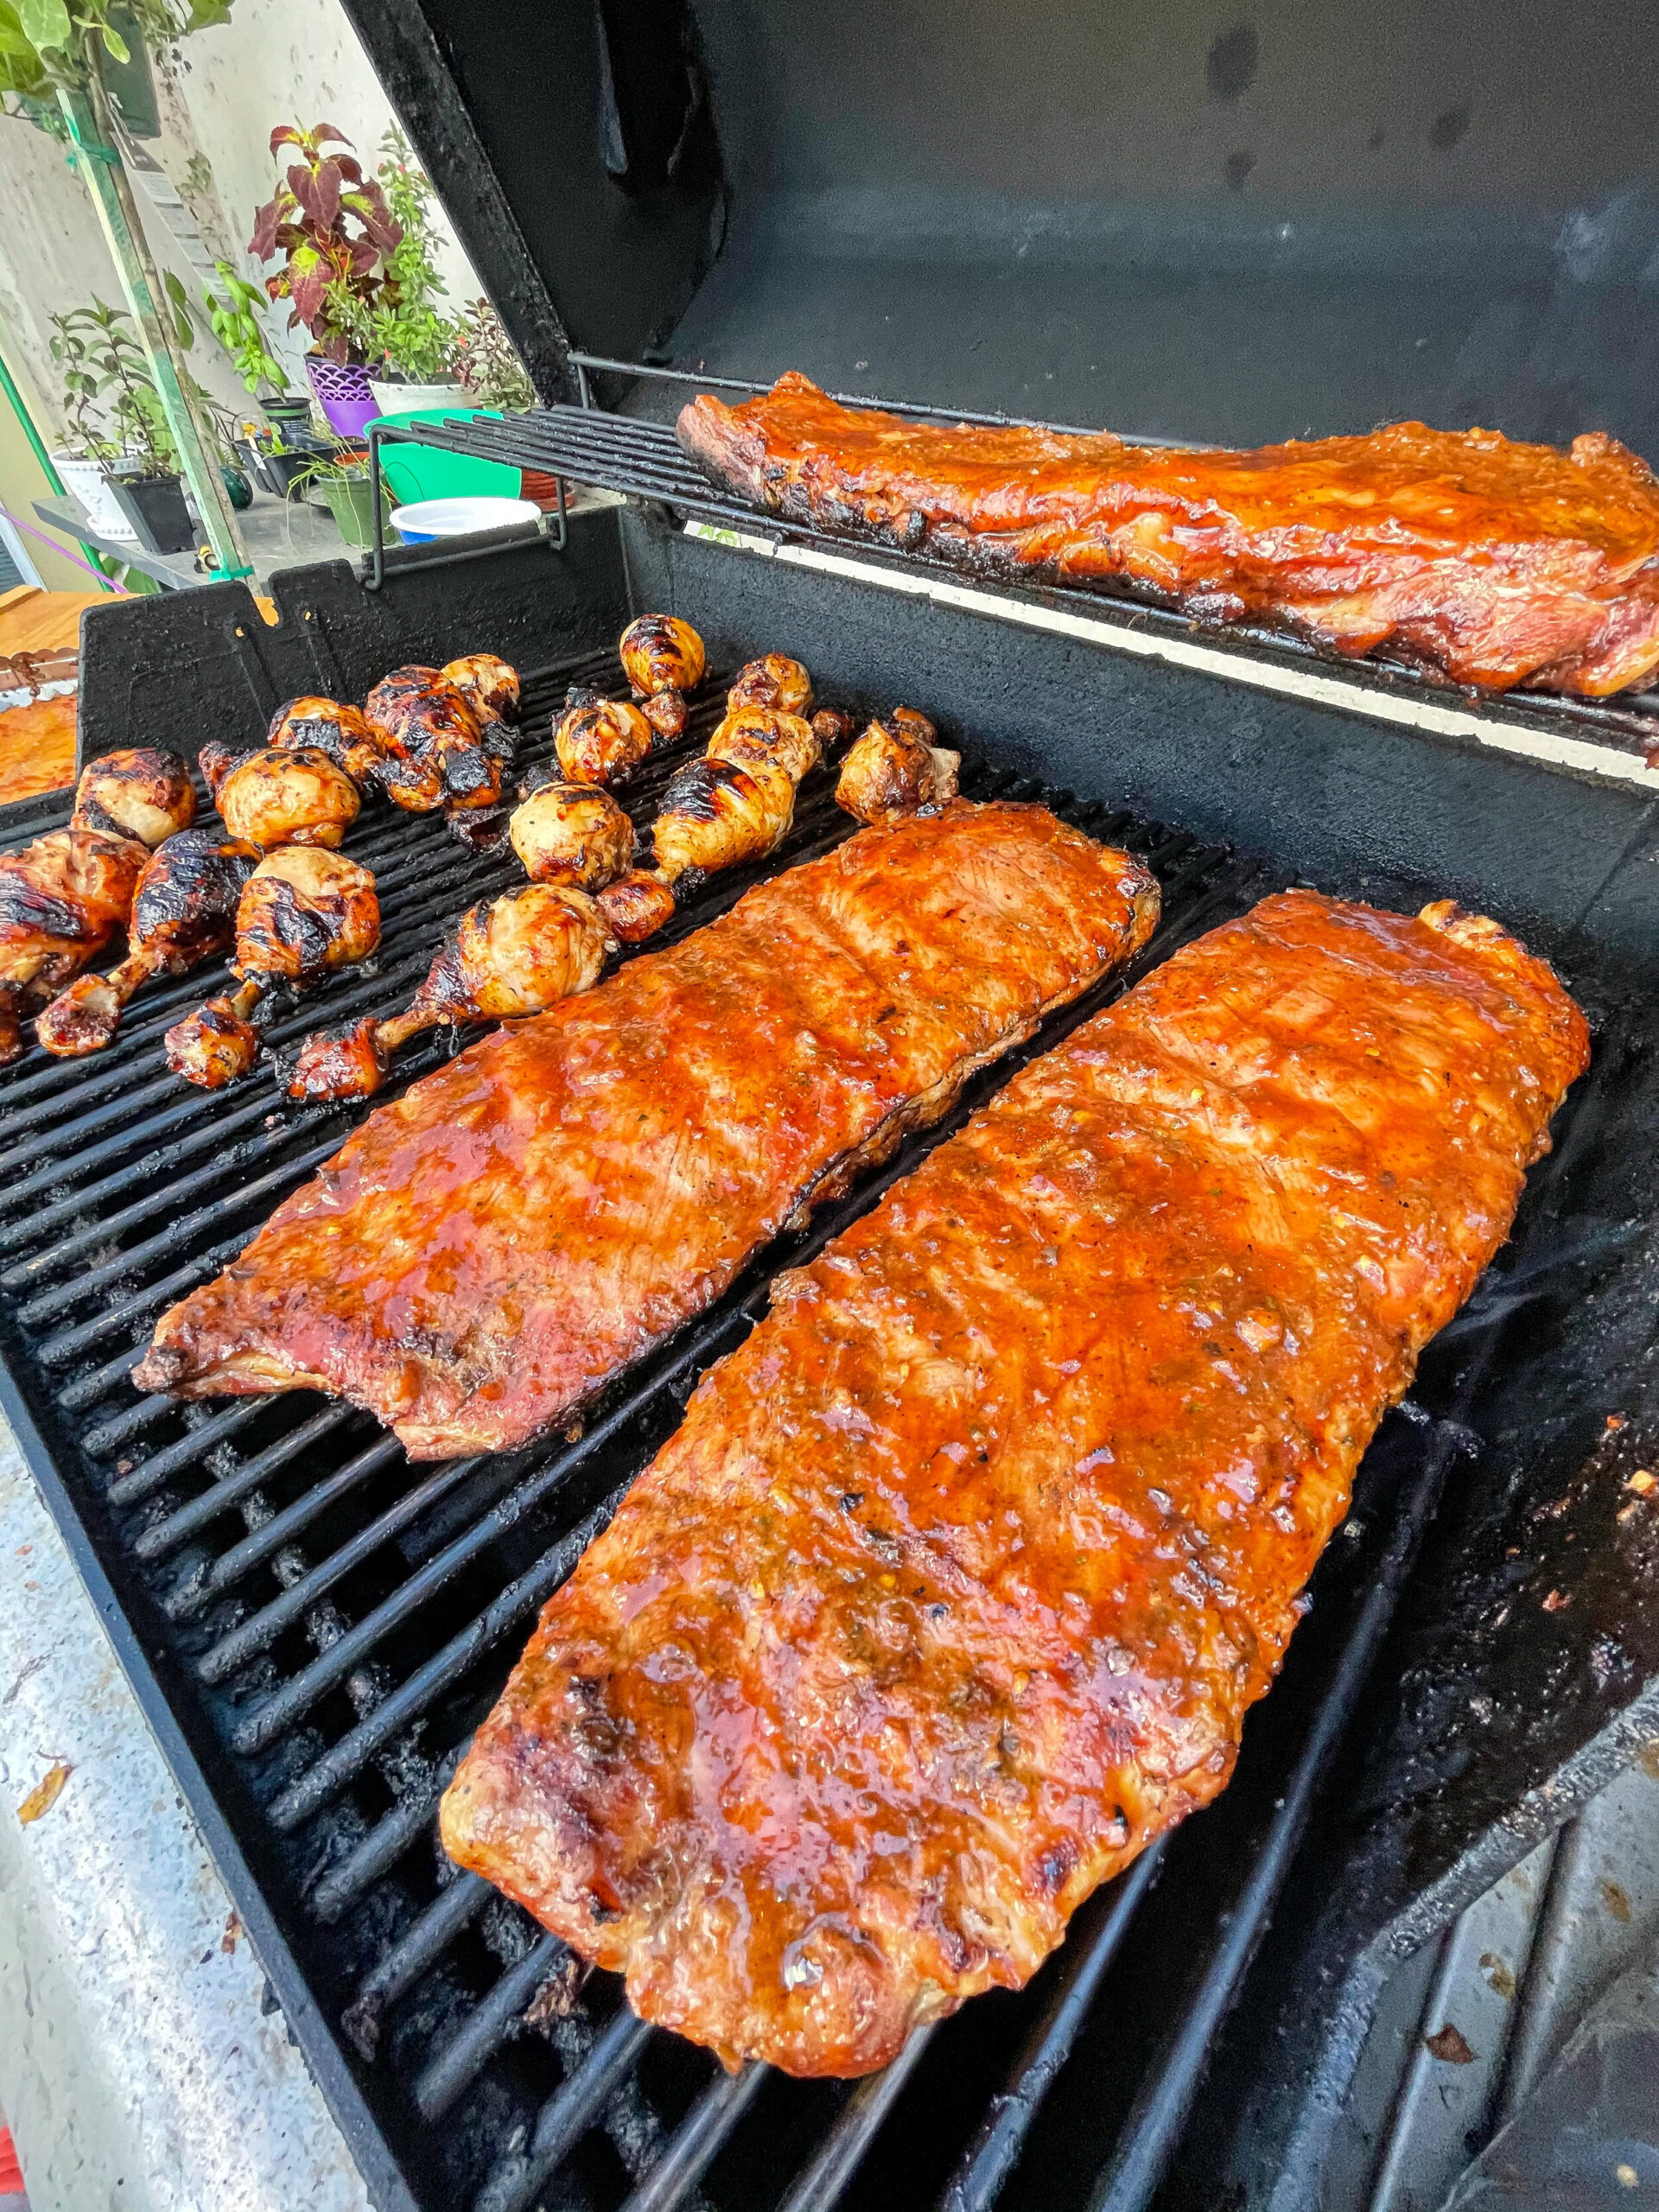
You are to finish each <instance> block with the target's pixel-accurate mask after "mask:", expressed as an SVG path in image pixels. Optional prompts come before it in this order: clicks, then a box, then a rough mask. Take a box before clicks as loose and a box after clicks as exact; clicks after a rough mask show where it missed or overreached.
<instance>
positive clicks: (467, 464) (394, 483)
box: [379, 407, 524, 507]
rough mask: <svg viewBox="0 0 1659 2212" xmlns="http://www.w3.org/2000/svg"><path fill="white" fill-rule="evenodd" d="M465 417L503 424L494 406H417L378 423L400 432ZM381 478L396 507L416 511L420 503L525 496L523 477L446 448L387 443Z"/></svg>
mask: <svg viewBox="0 0 1659 2212" xmlns="http://www.w3.org/2000/svg"><path fill="white" fill-rule="evenodd" d="M455 416H466V418H467V421H468V422H471V423H499V421H500V419H501V414H500V410H499V408H494V407H416V408H414V409H412V410H410V412H409V413H407V414H404V415H383V416H381V417H380V418H379V419H380V420H381V421H382V422H383V423H391V424H393V425H394V426H395V427H396V428H397V429H407V428H410V427H411V426H412V425H414V424H416V423H442V422H443V421H444V420H445V418H446V417H448V418H449V419H451V420H453V419H454V417H455ZM380 473H381V474H382V475H383V476H384V477H385V480H386V482H387V483H388V485H390V486H391V497H392V505H394V506H399V507H412V506H413V505H415V504H416V502H417V501H418V500H421V499H480V498H481V499H518V498H519V497H521V496H522V486H523V482H524V472H523V471H522V470H521V469H518V468H509V467H506V466H505V463H503V462H501V461H474V459H473V458H472V457H471V456H470V455H469V454H460V453H446V452H445V451H444V450H443V448H442V447H441V446H419V445H405V444H404V442H402V440H401V439H399V440H398V441H397V442H392V441H391V440H390V439H388V440H387V442H385V444H384V445H383V446H382V447H381V448H380Z"/></svg>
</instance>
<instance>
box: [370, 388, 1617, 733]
mask: <svg viewBox="0 0 1659 2212" xmlns="http://www.w3.org/2000/svg"><path fill="white" fill-rule="evenodd" d="M594 365H596V366H601V367H606V368H616V367H619V366H620V365H619V364H615V363H595V364H594ZM628 373H629V374H631V375H632V376H635V377H658V378H670V379H671V380H672V381H674V382H676V383H678V384H683V385H686V386H688V387H689V388H690V389H692V390H696V391H701V390H703V389H705V388H707V387H708V386H709V385H710V384H714V385H721V384H725V385H730V386H731V387H732V388H733V389H734V390H736V391H760V390H763V389H764V387H763V386H761V385H755V384H750V383H748V382H747V381H746V382H742V383H738V382H737V381H736V380H734V379H732V378H703V377H699V376H697V375H696V374H695V373H692V372H687V371H683V370H666V369H654V368H646V367H643V366H641V367H633V368H631V369H629V370H628ZM870 404H877V405H881V406H886V407H889V408H892V407H897V408H898V409H899V411H900V412H905V413H923V414H933V415H944V414H945V413H946V412H947V410H944V409H940V408H934V409H917V408H912V407H909V406H907V405H905V404H902V403H896V402H893V401H880V402H874V403H870ZM955 419H964V420H967V421H969V422H974V421H987V422H989V421H995V420H996V419H999V418H996V417H992V416H965V417H957V418H955ZM375 435H377V436H378V435H379V434H378V433H377V434H375ZM392 435H397V434H395V433H394V434H392ZM411 435H412V434H411ZM419 435H420V441H421V442H422V443H423V444H431V445H442V446H446V447H448V448H449V449H450V450H452V451H454V452H457V453H469V454H477V455H480V456H481V457H482V458H484V459H486V460H493V461H503V462H505V463H507V464H508V465H510V466H512V467H525V468H532V469H537V470H540V471H542V472H543V473H544V474H550V475H553V476H557V477H560V478H563V479H567V480H569V481H570V482H573V483H576V484H583V485H588V486H594V487H596V488H599V489H602V490H606V491H611V492H620V493H624V494H626V496H627V497H629V498H630V499H641V500H647V501H650V502H652V503H653V504H656V505H661V506H664V507H667V508H669V509H671V511H672V512H674V513H675V514H677V515H679V516H683V517H686V518H693V519H696V520H698V521H702V522H709V523H713V524H717V525H718V526H719V527H721V528H722V529H728V530H741V531H746V532H747V533H748V534H749V535H751V536H753V535H755V534H760V535H762V536H764V537H768V538H772V539H779V540H788V541H794V542H797V543H818V544H824V545H829V546H832V547H834V548H835V549H836V550H840V551H842V552H846V551H847V550H849V548H850V550H854V551H857V550H859V549H860V544H861V541H860V540H858V539H857V537H851V538H847V539H826V538H824V537H823V536H822V534H821V533H817V532H814V531H811V530H810V529H808V528H806V527H805V526H804V525H801V524H794V523H790V522H785V521H784V520H783V519H782V518H780V517H779V516H777V515H772V514H766V513H762V512H760V511H758V510H757V509H755V508H753V507H751V506H749V505H747V503H746V502H745V501H743V500H741V499H736V498H734V496H733V495H732V494H731V493H728V492H726V491H723V490H721V489H720V488H719V487H717V486H715V484H713V483H712V482H711V481H710V480H709V478H708V477H707V476H705V475H704V474H703V473H702V470H701V469H700V468H699V467H697V466H696V463H695V462H694V461H691V460H690V458H689V457H688V455H686V454H683V452H682V451H681V450H680V448H679V446H678V444H677V442H676V441H675V437H674V433H673V431H672V429H671V427H670V426H669V425H668V424H667V423H658V422H652V421H649V420H645V419H643V418H641V417H639V416H630V415H617V414H612V413H609V412H607V411H606V410H603V409H601V408H597V407H592V406H588V407H568V406H561V407H548V408H542V409H537V410H534V411H533V412H531V413H530V414H525V415H516V416H504V417H501V418H499V419H492V420H484V419H475V420H457V421H453V422H450V423H443V424H432V423H423V424H422V426H421V429H420V433H419ZM869 550H872V551H874V552H875V553H876V554H877V555H878V556H879V557H880V559H881V560H883V561H885V562H888V563H896V564H897V565H899V567H900V568H905V569H919V570H923V571H925V572H928V573H931V574H934V575H940V576H951V577H956V576H957V575H958V572H957V570H956V569H951V568H950V567H949V566H948V565H947V564H946V563H944V561H942V560H941V559H939V558H938V557H937V556H931V555H930V554H926V553H909V554H900V553H899V552H898V551H896V550H894V549H893V548H891V547H885V546H883V547H879V548H877V547H871V548H869ZM975 581H976V582H981V583H982V579H979V578H977V577H976V579H975ZM995 588H996V589H998V590H1000V591H1003V592H1007V591H1009V590H1016V591H1017V590H1019V589H1020V587H1014V586H1007V585H1001V584H999V585H998V586H997V587H995ZM1041 595H1042V597H1043V598H1044V600H1045V601H1049V602H1052V603H1058V604H1064V605H1065V606H1068V607H1074V608H1077V609H1078V610H1080V611H1084V612H1087V613H1090V614H1091V615H1093V616H1095V617H1096V618H1097V619H1098V618H1100V617H1102V616H1105V615H1109V613H1110V611H1111V608H1112V607H1113V605H1114V603H1116V605H1118V606H1120V607H1125V608H1132V609H1133V610H1134V620H1135V624H1136V626H1137V627H1140V628H1150V629H1153V630H1164V631H1166V632H1169V633H1170V634H1172V635H1176V636H1185V637H1198V638H1203V639H1205V640H1206V641H1208V642H1211V643H1214V644H1224V645H1229V646H1231V647H1234V648H1236V649H1238V650H1240V651H1242V652H1249V653H1251V654H1255V655H1262V654H1265V655H1267V656H1268V657H1269V658H1274V659H1278V660H1280V661H1281V662H1291V663H1295V664H1308V663H1313V664H1316V665H1318V666H1320V667H1323V668H1326V669H1340V670H1341V671H1343V673H1344V676H1346V677H1348V678H1349V679H1350V680H1351V682H1353V683H1355V684H1357V685H1358V686H1360V687H1361V688H1363V689H1367V690H1378V689H1382V690H1399V689H1401V688H1402V687H1404V688H1405V689H1407V690H1408V691H1410V692H1412V693H1419V692H1422V691H1428V692H1438V693H1440V694H1441V695H1442V696H1446V695H1449V696H1452V698H1455V699H1457V700H1459V701H1465V700H1466V701H1468V702H1469V703H1471V705H1473V706H1475V707H1477V708H1478V710H1479V712H1480V713H1481V714H1483V715H1486V716H1489V717H1491V719H1493V720H1495V721H1502V722H1505V723H1508V724H1510V725H1511V726H1512V727H1515V728H1524V729H1531V730H1535V731H1541V732H1544V733H1547V734H1554V735H1557V736H1561V737H1569V738H1578V739H1580V741H1585V740H1588V741H1592V742H1595V743H1599V744H1603V745H1608V746H1611V747H1616V748H1617V749H1618V750H1619V751H1621V752H1626V753H1637V754H1644V753H1646V752H1647V751H1648V750H1649V748H1650V747H1651V748H1655V749H1659V692H1634V693H1630V694H1627V695H1625V696H1624V698H1623V699H1621V700H1619V701H1618V702H1613V701H1608V700H1600V699H1568V698H1558V697H1556V696H1553V695H1552V694H1549V693H1546V692H1529V691H1525V690H1515V691H1510V692H1506V693H1504V694H1503V696H1502V697H1501V698H1495V697H1491V696H1484V695H1482V694H1478V693H1470V692H1465V690H1463V689H1462V688H1461V687H1459V686H1457V685H1454V684H1452V683H1448V682H1447V680H1446V678H1445V677H1440V676H1437V675H1436V674H1435V673H1434V672H1433V671H1427V670H1423V669H1418V668H1412V667H1408V666H1407V665H1405V664H1402V663H1401V662H1397V661H1390V660H1387V659H1384V658H1382V657H1380V656H1376V655H1368V656H1366V658H1364V659H1363V660H1360V661H1355V660H1353V659H1351V658H1348V657H1347V656H1345V655H1343V654H1338V653H1335V652H1327V651H1325V649H1323V648H1321V647H1320V646H1319V645H1315V644H1314V643H1313V642H1312V641H1311V640H1308V639H1297V638H1295V637H1294V636H1292V635H1291V634H1290V633H1288V632H1286V631H1283V630H1275V629H1272V628H1269V627H1267V626H1261V625H1257V624H1254V623H1249V622H1238V623H1230V624H1228V625H1227V626H1224V627H1223V628H1219V629H1217V627H1215V626H1213V625H1211V626H1206V625H1205V623H1203V622H1201V621H1200V620H1198V619H1197V618H1196V617H1194V616H1192V615H1190V614H1185V613H1180V612H1179V611H1178V610H1177V609H1175V608H1173V607H1171V606H1169V605H1168V604H1167V602H1166V601H1160V599H1159V598H1158V597H1157V596H1156V595H1155V594H1153V593H1151V592H1149V591H1147V590H1146V589H1144V588H1136V587H1131V586H1128V585H1127V584H1125V585H1122V586H1116V587H1110V588H1107V587H1103V588H1102V589H1100V590H1095V591H1087V592H1085V591H1079V590H1076V589H1071V588H1044V589H1043V590H1042V593H1041Z"/></svg>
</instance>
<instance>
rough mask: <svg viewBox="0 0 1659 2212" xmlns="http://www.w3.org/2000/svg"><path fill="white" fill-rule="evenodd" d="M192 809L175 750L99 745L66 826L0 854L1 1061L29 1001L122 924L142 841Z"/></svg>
mask: <svg viewBox="0 0 1659 2212" xmlns="http://www.w3.org/2000/svg"><path fill="white" fill-rule="evenodd" d="M195 810H196V794H195V791H194V786H193V785H192V784H191V781H190V772H189V770H188V768H187V767H186V766H185V765H184V762H183V761H182V760H181V759H180V758H179V756H178V754H177V753H157V752H152V751H150V750H149V749H148V748H138V749H131V750H125V751H122V752H118V753H105V754H103V755H101V756H100V758H99V759H98V760H93V761H92V762H90V763H89V764H88V765H87V766H86V768H85V769H83V770H82V772H81V776H80V781H79V784H78V785H76V788H75V804H74V811H73V814H72V815H71V816H70V817H69V827H68V828H67V829H54V830H52V831H50V832H49V833H48V835H47V836H44V837H36V838H35V841H34V842H33V843H32V844H29V845H26V846H25V847H24V848H23V849H22V851H21V852H16V853H8V854H6V855H4V856H3V857H0V1066H4V1065H7V1064H8V1063H9V1062H10V1061H12V1060H15V1059H16V1058H17V1056H18V1054H19V1053H20V1052H22V1049H23V1039H22V1021H23V1017H24V1015H25V1014H27V1013H28V1011H29V1008H30V1007H34V1006H38V1005H39V1004H40V1002H41V1000H42V999H43V998H48V997H49V996H50V995H51V994H52V993H53V992H54V991H55V990H56V989H57V988H59V986H60V984H63V983H67V982H68V981H69V980H70V978H71V977H72V976H77V975H79V973H80V971H81V969H83V968H89V967H90V966H91V965H92V962H93V961H94V960H96V959H97V958H98V957H99V953H101V952H102V951H103V950H104V949H105V946H106V945H107V944H109V942H110V940H111V938H112V937H113V936H114V935H115V933H116V931H118V930H119V929H120V928H122V927H123V926H124V924H125V922H126V919H127V917H128V915H129V914H130V912H131V911H132V899H133V893H134V891H135V889H136V887H137V882H138V876H139V872H140V870H141V869H142V868H143V865H144V862H145V861H147V860H148V859H149V848H150V846H151V845H152V844H157V845H159V844H160V843H161V842H162V839H163V838H166V837H170V836H172V835H173V833H174V831H175V830H176V829H185V828H187V827H188V824H189V823H190V821H191V820H192V818H193V817H194V814H195Z"/></svg>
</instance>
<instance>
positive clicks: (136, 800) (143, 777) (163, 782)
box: [69, 746, 196, 852]
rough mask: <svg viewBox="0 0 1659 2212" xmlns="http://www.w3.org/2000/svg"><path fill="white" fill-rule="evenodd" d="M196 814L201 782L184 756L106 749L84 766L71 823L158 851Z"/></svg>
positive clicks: (145, 749) (144, 748)
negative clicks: (197, 783)
mask: <svg viewBox="0 0 1659 2212" xmlns="http://www.w3.org/2000/svg"><path fill="white" fill-rule="evenodd" d="M195 818H196V790H195V785H194V784H193V783H192V782H191V780H190V771H189V769H188V767H187V766H185V764H184V762H183V760H181V758H180V756H179V755H178V754H177V753H158V752H156V751H154V750H152V749H151V748H150V747H148V746H139V747H126V748H124V749H123V750H121V751H120V752H117V753H102V754H100V756H99V759H97V760H93V761H90V762H89V763H88V764H87V766H86V767H85V768H83V769H82V771H81V773H80V781H79V784H77V785H76V786H75V810H74V812H73V814H72V815H71V816H70V817H69V827H70V828H71V829H92V830H95V831H96V832H97V833H98V835H99V836H100V837H130V838H132V839H134V840H135V841H136V842H137V843H139V844H141V845H147V846H148V847H149V849H150V851H151V852H154V851H155V849H156V846H157V845H159V844H161V843H162V842H163V841H164V840H165V839H167V838H168V837H171V836H174V835H175V832H177V831H178V830H180V829H188V828H189V827H190V824H191V823H193V822H194V820H195Z"/></svg>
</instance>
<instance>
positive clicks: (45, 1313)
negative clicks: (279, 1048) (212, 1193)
mask: <svg viewBox="0 0 1659 2212" xmlns="http://www.w3.org/2000/svg"><path fill="white" fill-rule="evenodd" d="M338 1149H339V1147H338V1145H337V1144H336V1143H335V1141H334V1139H333V1138H330V1139H329V1140H328V1141H327V1143H326V1144H319V1145H313V1146H311V1147H310V1148H309V1149H308V1151H305V1152H302V1153H301V1154H299V1156H298V1157H297V1158H296V1159H294V1160H284V1161H283V1165H282V1166H280V1167H273V1168H270V1169H269V1170H268V1171H267V1173H264V1175H259V1176H256V1177H255V1178H254V1179H253V1180H252V1181H251V1182H250V1183H243V1184H241V1185H238V1188H237V1189H236V1191H235V1192H232V1195H231V1196H230V1197H229V1198H219V1199H216V1200H215V1201H214V1203H213V1205H210V1206H202V1207H200V1208H199V1209H198V1210H197V1211H196V1212H194V1213H193V1214H187V1215H186V1216H185V1217H184V1218H183V1220H181V1221H176V1222H175V1223H174V1224H173V1225H172V1227H171V1228H170V1229H164V1230H159V1231H158V1232H157V1233H156V1235H155V1236H151V1237H149V1238H147V1239H146V1240H145V1242H144V1243H142V1244H131V1245H129V1246H128V1247H127V1248H126V1249H125V1250H124V1251H123V1252H121V1253H119V1254H118V1255H117V1257H116V1258H114V1259H113V1260H110V1261H107V1262H105V1265H104V1266H103V1267H101V1268H89V1269H88V1270H87V1271H86V1274H78V1275H77V1276H76V1277H75V1279H74V1281H73V1282H67V1283H60V1284H59V1285H58V1286H57V1287H56V1288H55V1289H53V1290H44V1291H41V1293H40V1294H39V1295H38V1296H37V1297H35V1298H31V1299H29V1300H28V1301H27V1303H26V1304H24V1305H22V1306H19V1308H18V1309H17V1319H19V1320H20V1321H21V1322H22V1325H23V1326H24V1327H25V1328H26V1329H33V1328H35V1327H37V1326H38V1325H40V1323H41V1322H42V1321H50V1320H52V1319H54V1318H55V1317H56V1316H57V1315H58V1314H60V1313H67V1311H68V1309H69V1308H70V1307H71V1306H79V1305H80V1304H81V1303H83V1301H84V1300H86V1299H88V1298H94V1297H98V1296H99V1295H101V1294H102V1293H103V1292H104V1291H105V1290H107V1289H108V1288H109V1287H110V1285H111V1283H116V1282H119V1281H121V1279H122V1277H123V1276H124V1275H130V1274H135V1273H136V1272H137V1270H138V1269H139V1268H143V1267H147V1266H148V1265H149V1262H151V1261H152V1260H159V1259H162V1258H163V1257H165V1256H166V1255H168V1254H169V1253H172V1252H175V1251H177V1250H178V1249H179V1247H180V1246H181V1245H182V1244H188V1243H189V1242H190V1240H191V1239H192V1237H194V1236H200V1235H201V1234H202V1232H203V1231H204V1230H207V1229H211V1228H212V1227H213V1224H214V1223H216V1222H220V1221H223V1220H225V1219H226V1217H227V1216H228V1215H230V1214H231V1213H232V1212H233V1211H236V1210H237V1209H238V1208H239V1207H244V1206H249V1205H258V1204H259V1202H260V1201H261V1200H262V1199H264V1198H270V1197H273V1196H274V1195H275V1194H276V1193H277V1192H278V1191H280V1190H281V1189H282V1188H283V1185H284V1184H287V1183H292V1182H294V1181H295V1180H296V1179H297V1178H298V1177H299V1176H302V1175H304V1174H307V1173H309V1172H310V1170H311V1169H312V1168H314V1167H321V1165H322V1163H323V1161H324V1160H327V1158H328V1157H329V1156H330V1154H333V1153H334V1152H336V1151H337V1150H338Z"/></svg>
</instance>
